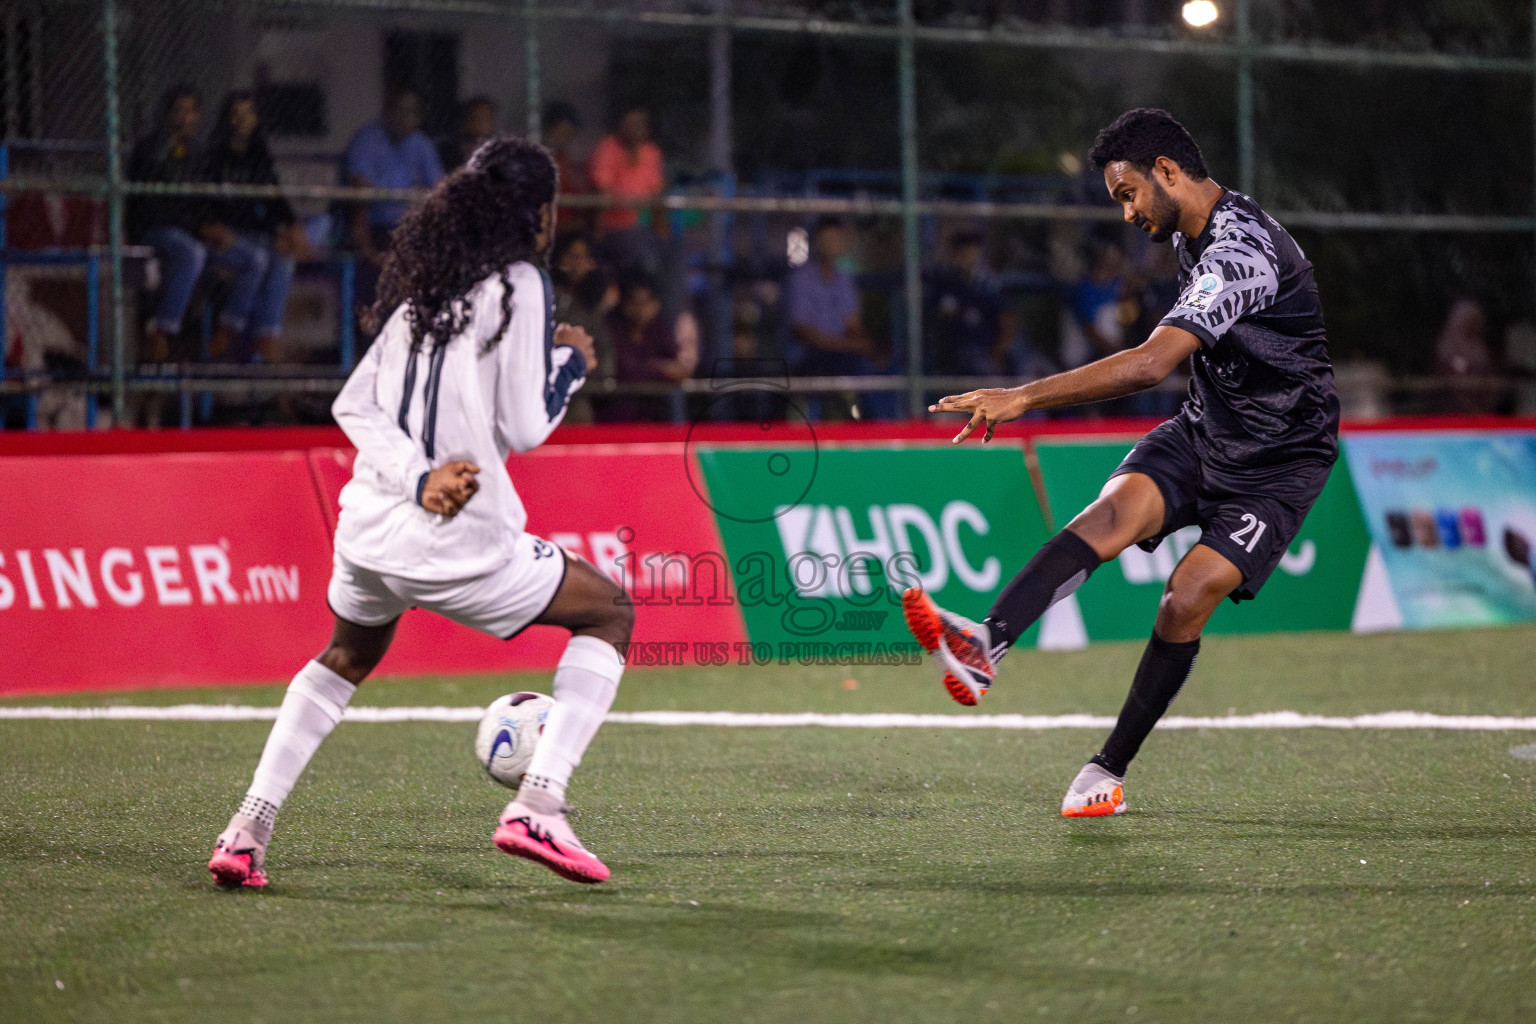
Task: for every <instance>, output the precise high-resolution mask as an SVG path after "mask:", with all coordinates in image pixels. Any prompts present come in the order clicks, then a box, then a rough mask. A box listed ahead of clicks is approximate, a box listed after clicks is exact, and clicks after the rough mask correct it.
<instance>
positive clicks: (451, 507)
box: [421, 462, 480, 516]
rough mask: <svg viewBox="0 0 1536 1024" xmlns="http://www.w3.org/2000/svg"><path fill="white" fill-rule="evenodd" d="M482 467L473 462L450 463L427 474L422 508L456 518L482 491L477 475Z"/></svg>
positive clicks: (422, 489) (422, 495)
mask: <svg viewBox="0 0 1536 1024" xmlns="http://www.w3.org/2000/svg"><path fill="white" fill-rule="evenodd" d="M478 472H480V467H479V466H477V465H475V464H474V463H473V462H448V463H444V464H443V465H441V466H438V467H437V468H436V469H434V470H433V471H432V472H430V473H428V474H427V482H426V484H425V485H423V486H422V488H421V507H422V508H424V509H426V510H427V511H428V512H435V513H436V514H438V515H440V516H456V515H458V514H459V510H460V509H461V508H463V507H464V504H465V503H466V502H467V501H469V499H470V498H472V497H474V495H475V492H476V491H478V490H479V489H480V481H478V480H476V479H475V474H476V473H478Z"/></svg>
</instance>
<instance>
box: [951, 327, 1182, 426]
mask: <svg viewBox="0 0 1536 1024" xmlns="http://www.w3.org/2000/svg"><path fill="white" fill-rule="evenodd" d="M1199 348H1200V339H1199V338H1197V337H1195V336H1194V335H1193V334H1191V333H1190V332H1188V331H1186V330H1183V329H1182V328H1179V327H1172V326H1169V325H1167V324H1164V325H1163V326H1161V327H1158V328H1157V330H1155V331H1153V332H1152V336H1151V337H1150V338H1148V339H1147V340H1146V341H1145V342H1143V343H1142V344H1140V345H1138V346H1136V347H1135V348H1132V349H1126V350H1125V351H1124V352H1116V353H1115V354H1114V355H1112V356H1105V357H1104V358H1103V359H1100V360H1098V361H1097V362H1093V363H1089V364H1088V365H1087V366H1080V367H1078V368H1077V369H1075V370H1068V371H1067V372H1065V373H1058V374H1054V375H1052V376H1050V377H1043V378H1041V379H1040V380H1036V381H1031V382H1030V383H1028V384H1024V385H1021V386H1019V387H1016V388H983V389H981V390H979V391H971V392H967V393H966V394H963V395H950V396H948V397H945V398H941V399H939V400H938V402H936V403H935V404H933V405H930V406H929V407H928V411H929V412H960V413H966V414H967V415H969V416H970V417H971V419H970V422H969V423H967V424H966V425H965V426H964V427H963V428H961V430H960V433H959V434H957V435H955V439H954V443H955V444H959V443H960V442H961V441H964V440H965V439H966V438H968V437H970V436H971V434H972V433H974V432H975V431H976V428H978V427H985V428H986V433H985V434H984V435H983V436H982V441H983V442H987V441H990V440H992V433H993V431H995V430H996V429H997V425H998V424H999V423H1007V422H1008V421H1009V420H1016V419H1018V418H1019V417H1020V416H1023V415H1024V414H1025V413H1027V412H1032V411H1033V410H1035V409H1057V408H1060V407H1061V406H1064V405H1081V404H1083V403H1085V402H1104V401H1108V400H1109V399H1111V398H1123V397H1125V396H1126V395H1134V394H1135V393H1136V392H1138V391H1145V390H1146V389H1147V388H1150V387H1155V386H1156V385H1157V384H1159V383H1161V382H1162V380H1163V378H1165V377H1167V376H1168V375H1169V374H1170V373H1172V372H1173V371H1174V370H1175V369H1177V368H1178V367H1179V365H1180V364H1181V363H1183V362H1184V360H1186V359H1188V358H1189V357H1190V356H1191V355H1193V354H1194V353H1195V352H1196V351H1198V350H1199Z"/></svg>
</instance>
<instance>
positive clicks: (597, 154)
mask: <svg viewBox="0 0 1536 1024" xmlns="http://www.w3.org/2000/svg"><path fill="white" fill-rule="evenodd" d="M587 177H588V179H589V180H590V181H591V182H592V185H593V187H595V188H596V189H597V190H598V191H600V192H602V193H603V194H604V195H606V196H610V197H612V198H614V199H625V200H635V199H655V198H657V197H658V196H660V195H661V192H662V189H663V188H664V187H665V186H666V177H665V175H664V173H663V171H662V162H661V147H660V146H658V145H656V143H655V142H653V141H651V115H650V112H649V111H647V110H646V109H645V108H644V107H632V108H630V109H629V110H626V111H625V112H624V115H623V116H622V117H620V118H619V125H618V130H617V131H616V132H614V133H613V134H612V135H608V136H605V137H604V138H603V140H602V141H601V142H599V143H598V144H597V146H596V148H594V149H593V150H592V156H591V159H590V160H589V162H588V165H587ZM598 226H599V227H600V228H601V229H602V230H603V232H604V233H606V234H607V235H608V236H609V237H608V238H607V240H606V241H607V243H608V246H609V247H610V249H611V250H612V251H613V252H614V255H615V257H616V260H617V262H619V263H621V264H625V265H634V264H641V265H648V264H650V263H651V262H652V261H653V258H654V256H653V254H654V253H655V252H656V250H657V248H658V247H657V246H656V244H655V237H654V235H651V233H650V232H649V231H647V230H646V229H645V227H644V226H643V225H642V224H641V217H640V211H639V210H636V209H634V208H632V207H628V206H612V207H609V208H608V209H606V210H603V211H602V213H601V214H600V215H599V217H598ZM644 236H650V237H644ZM647 269H648V270H651V271H652V272H654V271H655V269H656V268H655V267H652V266H647Z"/></svg>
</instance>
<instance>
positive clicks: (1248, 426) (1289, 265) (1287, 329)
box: [1162, 191, 1339, 469]
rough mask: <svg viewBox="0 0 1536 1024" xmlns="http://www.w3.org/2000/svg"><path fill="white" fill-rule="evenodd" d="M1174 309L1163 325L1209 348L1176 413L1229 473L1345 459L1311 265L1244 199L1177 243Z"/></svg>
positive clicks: (1223, 203)
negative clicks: (1300, 460)
mask: <svg viewBox="0 0 1536 1024" xmlns="http://www.w3.org/2000/svg"><path fill="white" fill-rule="evenodd" d="M1173 244H1174V247H1175V249H1176V251H1177V252H1178V257H1179V289H1180V294H1179V301H1178V303H1177V304H1175V306H1174V307H1173V309H1172V310H1170V311H1169V313H1168V315H1167V316H1165V317H1164V318H1163V320H1162V322H1163V323H1165V324H1171V325H1173V326H1174V327H1180V328H1183V329H1184V330H1186V331H1189V332H1190V333H1191V334H1194V335H1195V336H1196V337H1198V338H1199V339H1200V340H1201V342H1203V344H1202V346H1201V349H1200V351H1199V352H1197V353H1196V354H1195V355H1194V357H1193V359H1192V360H1191V362H1192V364H1193V370H1194V372H1193V375H1192V377H1191V379H1190V382H1189V400H1188V401H1187V402H1185V403H1184V409H1183V411H1182V413H1181V415H1182V416H1184V417H1185V418H1186V419H1188V420H1189V421H1190V424H1191V426H1192V427H1193V429H1192V431H1191V433H1192V434H1193V436H1194V440H1195V442H1196V444H1197V446H1198V447H1199V448H1201V449H1202V451H1201V455H1202V458H1206V459H1210V460H1211V461H1213V462H1215V463H1217V464H1219V465H1221V466H1225V467H1230V468H1234V469H1237V468H1243V467H1249V466H1255V467H1256V466H1273V465H1276V464H1278V463H1283V462H1288V461H1290V460H1292V459H1298V458H1309V459H1320V460H1324V461H1327V462H1332V461H1333V460H1334V459H1335V458H1337V456H1338V450H1339V442H1338V434H1339V399H1338V395H1337V394H1336V393H1335V391H1334V387H1333V364H1332V363H1331V362H1330V361H1329V358H1328V339H1327V336H1326V334H1325V333H1324V331H1323V306H1322V301H1321V300H1320V299H1319V298H1318V294H1317V284H1316V283H1315V282H1314V281H1313V280H1312V264H1311V263H1308V262H1307V258H1306V256H1304V255H1303V254H1302V251H1301V247H1300V246H1298V245H1297V244H1296V242H1295V240H1294V239H1292V238H1291V236H1290V235H1289V234H1288V233H1287V232H1286V230H1285V229H1284V228H1282V227H1281V226H1280V225H1279V224H1277V223H1275V221H1274V220H1273V219H1271V218H1270V216H1269V215H1268V214H1267V213H1265V212H1264V211H1263V210H1261V209H1259V204H1257V203H1255V202H1254V201H1253V200H1252V199H1250V198H1248V197H1247V196H1245V195H1243V194H1241V193H1239V192H1230V191H1229V192H1227V193H1225V194H1224V195H1223V196H1222V197H1221V199H1220V200H1218V201H1217V203H1216V206H1215V208H1214V209H1212V210H1211V216H1210V219H1209V220H1207V221H1206V225H1205V230H1203V231H1201V232H1200V235H1199V237H1197V238H1187V237H1185V236H1184V235H1182V234H1175V235H1174V240H1173Z"/></svg>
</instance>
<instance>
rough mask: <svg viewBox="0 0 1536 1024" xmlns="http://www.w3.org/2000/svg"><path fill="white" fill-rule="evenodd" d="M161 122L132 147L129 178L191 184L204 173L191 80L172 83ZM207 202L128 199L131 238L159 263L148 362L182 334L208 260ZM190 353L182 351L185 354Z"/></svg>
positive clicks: (198, 102) (163, 356) (163, 355)
mask: <svg viewBox="0 0 1536 1024" xmlns="http://www.w3.org/2000/svg"><path fill="white" fill-rule="evenodd" d="M160 111H161V119H160V126H159V127H158V128H156V129H155V131H154V132H152V133H151V134H149V135H148V136H146V137H144V138H143V139H140V140H139V142H138V144H137V145H135V146H134V147H133V154H132V155H131V156H130V157H129V159H128V180H130V181H142V182H159V183H164V184H188V183H192V182H196V181H198V180H199V179H200V178H201V177H202V172H203V164H204V156H203V151H202V147H201V146H200V145H199V143H198V138H197V133H198V128H199V127H200V126H201V124H202V120H203V103H202V98H201V97H200V96H199V95H198V92H197V90H196V89H194V88H192V86H190V85H177V86H173V87H172V88H171V89H170V90H169V91H168V92H167V93H166V94H165V98H164V100H163V101H162V103H161V108H160ZM203 210H204V204H203V203H201V202H199V201H198V200H196V199H194V198H192V197H189V196H135V197H133V198H132V199H130V200H129V204H128V237H129V239H130V240H132V241H134V242H137V243H140V244H143V245H147V246H149V247H151V248H152V249H154V250H155V258H156V260H157V261H158V262H159V264H160V301H159V303H158V305H157V306H156V307H155V315H154V319H153V320H152V321H151V322H150V325H149V329H148V332H147V333H146V335H145V339H144V342H145V343H144V351H143V352H142V353H141V356H142V357H143V358H144V359H146V360H147V361H149V362H155V363H158V362H164V361H165V360H167V359H169V358H170V357H171V354H172V352H171V342H172V340H173V339H176V338H177V337H178V336H179V335H180V334H181V327H182V319H183V318H184V317H185V316H186V315H187V304H188V303H190V302H191V301H192V289H193V288H194V287H195V286H196V285H197V279H198V278H199V277H201V276H202V274H203V267H204V266H205V265H206V264H207V262H208V249H207V247H206V246H205V245H204V244H203V242H202V240H201V238H200V232H201V230H202V227H203V222H204V218H203ZM188 354H189V353H187V352H185V351H178V352H177V355H179V356H182V357H183V358H185V357H186V356H187V355H188Z"/></svg>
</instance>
